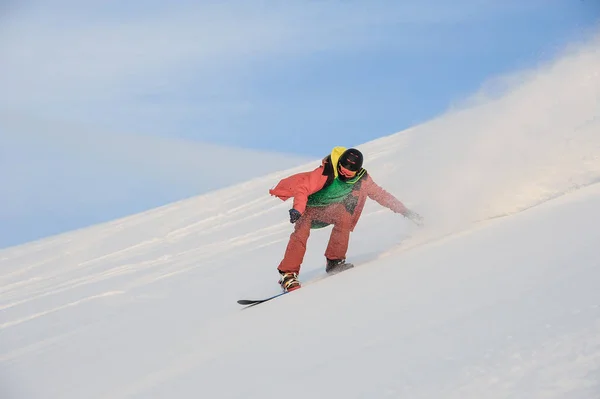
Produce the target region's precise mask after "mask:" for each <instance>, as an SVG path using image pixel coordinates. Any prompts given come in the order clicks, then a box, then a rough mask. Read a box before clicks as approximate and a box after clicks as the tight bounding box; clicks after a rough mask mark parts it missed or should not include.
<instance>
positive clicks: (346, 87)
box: [0, 0, 600, 247]
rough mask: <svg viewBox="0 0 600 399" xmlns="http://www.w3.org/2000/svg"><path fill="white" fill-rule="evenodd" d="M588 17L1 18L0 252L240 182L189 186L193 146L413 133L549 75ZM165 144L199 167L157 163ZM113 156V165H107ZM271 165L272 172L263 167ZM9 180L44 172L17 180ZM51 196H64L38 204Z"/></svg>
mask: <svg viewBox="0 0 600 399" xmlns="http://www.w3.org/2000/svg"><path fill="white" fill-rule="evenodd" d="M599 17H600V5H598V4H597V2H595V1H589V0H582V1H574V0H527V1H522V0H507V1H495V0H489V1H486V0H456V1H452V2H450V1H446V0H418V1H417V0H414V1H402V2H401V1H350V0H347V1H333V0H331V1H317V0H305V1H291V0H290V1H256V2H254V1H204V2H202V1H179V2H160V1H141V0H137V1H129V2H120V1H100V0H97V1H91V0H90V1H86V2H80V1H75V0H63V1H60V0H57V1H24V2H12V3H8V5H6V4H5V5H4V6H3V8H0V48H1V49H2V51H1V53H2V62H0V87H2V90H0V145H1V146H2V148H3V151H4V154H5V155H6V154H12V156H11V157H8V156H4V159H3V160H0V163H2V164H0V166H2V169H3V172H0V173H1V174H0V178H2V180H3V186H4V187H5V188H7V189H6V192H7V193H8V195H5V196H4V200H3V202H0V207H2V208H3V209H5V211H4V212H5V217H4V219H3V218H2V216H0V224H1V225H2V227H0V233H1V234H0V247H1V246H3V245H12V244H15V243H19V242H24V241H27V240H29V239H33V238H37V237H40V236H44V235H47V234H52V233H56V232H60V231H65V230H68V229H71V228H76V227H82V226H85V225H88V224H90V223H97V222H99V221H103V220H110V219H111V218H114V217H118V216H123V215H126V214H128V213H131V212H136V211H140V210H144V209H147V208H149V207H152V206H157V205H160V204H162V203H165V202H169V201H174V200H176V199H178V198H184V197H187V196H191V195H196V194H199V193H201V192H204V191H206V190H209V189H214V188H215V187H218V186H219V184H220V185H227V184H231V183H234V182H237V181H239V180H240V179H242V180H243V179H246V178H248V177H249V176H248V175H246V174H239V175H237V176H234V177H229V178H223V179H219V181H218V182H217V183H218V184H216V183H214V182H211V183H210V184H209V183H205V182H203V181H201V180H202V179H196V178H195V177H197V176H198V175H202V171H200V170H198V168H200V169H201V166H199V162H198V158H199V157H201V156H204V155H202V154H203V153H205V152H206V151H204V150H203V148H204V147H203V146H207V145H208V144H212V145H222V146H234V147H239V148H243V149H253V150H260V151H267V152H274V153H285V154H290V155H289V157H288V159H289V160H290V162H289V163H291V164H294V163H295V162H300V161H301V160H305V159H311V158H316V157H320V156H321V155H322V154H323V153H324V152H326V151H327V150H328V149H329V148H330V147H331V146H334V145H346V146H352V145H357V144H360V143H363V142H366V141H370V140H373V139H375V138H378V137H382V136H386V135H389V134H392V133H394V132H397V131H400V130H403V129H405V128H407V127H410V126H412V125H415V124H418V123H421V122H424V121H426V120H428V119H430V118H432V117H435V116H436V115H439V114H440V113H442V112H444V111H445V110H447V109H448V108H449V107H452V106H453V104H456V103H460V102H461V101H463V100H464V99H465V98H466V97H468V96H469V95H470V94H471V93H473V92H475V91H476V90H477V89H478V88H479V87H480V86H481V85H482V84H483V83H484V82H485V81H487V80H488V79H490V78H493V77H495V76H497V75H501V74H505V73H510V72H513V71H518V70H522V69H525V68H530V67H533V66H535V65H537V64H539V63H543V62H545V61H547V60H550V59H552V58H553V57H555V56H556V55H557V54H559V53H560V52H561V51H563V49H564V47H565V46H566V45H567V44H569V43H572V42H577V41H579V40H581V39H583V38H585V37H588V36H589V35H590V32H591V31H592V30H593V28H594V27H596V26H597V24H598V21H599ZM15 120H18V121H19V122H15ZM8 121H10V122H8ZM32 121H35V123H33V122H32ZM32 123H33V124H32ZM65 124H67V125H65ZM32 126H37V127H32ZM40 126H43V128H40ZM65 126H68V127H65ZM84 130H85V134H84V133H82V132H83V131H84ZM57 132H60V139H57V137H58V136H57V134H58V133H57ZM41 136H43V137H44V139H43V140H40V137H41ZM82 137H86V140H88V141H85V140H84V142H85V143H100V142H101V143H103V144H102V145H89V144H88V145H82V141H81V140H82ZM107 137H109V138H110V139H107ZM122 137H127V138H128V139H127V141H126V143H125V142H119V141H118V140H119V138H122ZM132 137H135V140H134V139H132ZM107 140H108V142H110V143H111V145H107ZM161 140H162V141H161ZM166 141H169V143H170V144H165V143H166ZM40 143H45V144H40ZM149 143H154V146H155V147H152V148H156V147H158V148H162V149H163V151H162V153H161V157H162V160H161V163H152V159H150V160H147V162H146V163H145V164H144V165H145V167H144V168H139V167H137V166H136V165H138V164H137V163H135V162H131V161H128V159H131V155H132V154H134V153H137V155H139V152H140V151H141V150H139V149H140V148H146V150H144V151H146V153H148V154H150V153H152V154H154V152H153V151H150V150H148V149H147V146H148V145H150V144H149ZM173 143H179V144H173ZM181 143H187V146H189V147H193V148H196V149H197V151H198V154H199V155H198V156H197V157H193V156H190V157H189V159H190V162H188V163H182V162H173V161H174V160H176V159H178V158H179V157H178V154H179V151H180V150H175V148H180V145H181ZM142 144H144V145H146V146H143V145H142ZM119 146H126V148H128V149H129V150H128V151H125V152H123V151H121V152H120V155H119V156H115V155H114V154H113V152H114V151H115V147H119ZM98 148H100V149H101V150H98ZM168 148H171V149H173V150H172V152H167V150H166V149H168ZM210 148H212V147H210ZM40 151H41V152H43V156H40ZM0 153H1V152H0ZM15 154H21V155H22V156H16V155H15ZM249 154H251V153H249ZM260 154H261V155H260V156H261V157H262V158H264V154H265V153H264V152H261V153H260ZM249 156H252V155H249ZM133 158H134V159H138V158H136V157H133ZM194 158H195V159H194ZM107 159H108V160H110V161H107ZM192 159H193V160H192ZM216 162H219V161H218V160H217V161H216ZM248 162H250V161H244V162H243V163H248ZM172 163H175V164H176V165H177V168H175V167H171V168H165V167H164V166H165V165H170V164H172ZM225 164H227V165H228V167H233V168H236V165H235V164H234V163H232V162H231V161H228V162H225ZM287 166H288V165H287V164H286V162H284V161H281V158H278V160H277V162H274V163H273V166H272V168H273V170H277V169H281V168H283V167H287ZM24 168H26V169H28V170H43V171H44V172H45V173H44V174H43V176H40V173H29V174H24V175H22V174H19V173H15V171H18V170H23V169H24ZM165 169H168V170H169V173H166V172H164V170H165ZM221 169H222V168H221ZM237 169H238V170H239V167H238V168H237ZM74 170H79V171H80V173H79V175H78V176H76V177H75V173H74V172H73V171H74ZM159 170H160V171H161V173H160V175H161V177H160V178H156V175H157V171H159ZM265 170H266V169H264V168H263V169H259V168H257V169H256V170H254V171H251V170H249V171H247V172H248V173H250V176H252V173H255V174H254V175H259V174H261V173H264V172H265ZM67 171H68V172H67ZM181 175H185V176H186V178H178V176H181ZM86 176H93V178H91V179H86ZM173 181H176V183H173ZM17 182H18V184H17ZM132 182H136V183H135V184H132ZM192 182H193V184H192ZM73 185H77V187H79V189H80V192H83V193H85V192H89V191H90V189H93V190H92V191H93V192H94V197H93V199H94V201H93V203H94V206H90V205H85V206H84V205H82V204H89V203H90V199H91V197H89V198H88V197H85V196H81V198H80V199H79V200H78V201H77V202H74V201H73V200H72V199H70V197H69V196H68V195H66V194H65V195H64V196H60V195H58V194H60V192H61V191H63V192H66V191H68V190H65V187H72V186H73ZM42 186H43V187H46V188H45V190H42V189H41V188H40V187H42ZM132 186H135V187H138V188H132ZM52 187H61V188H62V190H56V189H54V192H55V194H54V195H53V196H52V198H53V200H52V201H50V200H49V198H47V197H46V196H45V193H48V189H50V190H52ZM115 192H119V193H121V195H120V197H121V198H120V199H119V201H115V200H114V197H115ZM165 192H170V193H172V194H171V195H165V194H164V193H165ZM104 193H106V194H104ZM71 197H72V195H71ZM105 197H106V198H105ZM23 199H27V203H28V208H25V207H23V206H21V207H20V208H18V211H17V208H15V206H16V205H15V204H21V203H23ZM33 199H35V201H34V200H33ZM48 215H52V216H51V217H50V216H48ZM7 220H9V221H10V223H7V222H6V221H7ZM3 221H4V223H2V222H3ZM26 221H27V222H26ZM32 221H39V227H33V226H32V224H33V222H32Z"/></svg>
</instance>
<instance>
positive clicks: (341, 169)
mask: <svg viewBox="0 0 600 399" xmlns="http://www.w3.org/2000/svg"><path fill="white" fill-rule="evenodd" d="M338 171H339V172H340V175H342V176H344V177H345V178H346V179H350V178H352V177H354V176H356V172H355V171H352V170H350V169H346V168H344V167H343V166H342V165H338Z"/></svg>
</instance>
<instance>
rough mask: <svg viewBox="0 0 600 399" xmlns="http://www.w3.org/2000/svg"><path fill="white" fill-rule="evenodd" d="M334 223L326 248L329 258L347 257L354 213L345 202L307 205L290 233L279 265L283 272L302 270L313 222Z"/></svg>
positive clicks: (326, 254) (326, 255)
mask: <svg viewBox="0 0 600 399" xmlns="http://www.w3.org/2000/svg"><path fill="white" fill-rule="evenodd" d="M313 221H315V222H324V223H328V224H333V230H332V231H331V235H330V237H329V244H328V245H327V249H326V250H325V257H326V258H328V259H346V252H347V251H348V241H349V240H350V226H351V224H352V215H351V214H350V213H349V212H348V211H347V210H346V207H345V206H344V205H343V204H332V205H328V206H325V207H307V208H306V211H305V212H304V214H303V215H302V216H301V217H300V219H298V221H297V222H296V225H295V228H294V232H293V233H292V234H291V235H290V240H289V242H288V245H287V248H286V250H285V255H284V257H283V260H282V261H281V263H280V264H279V266H278V267H277V269H278V270H280V271H282V272H294V273H299V272H300V265H301V264H302V261H303V260H304V254H305V253H306V243H307V241H308V237H309V236H310V228H311V225H312V222H313Z"/></svg>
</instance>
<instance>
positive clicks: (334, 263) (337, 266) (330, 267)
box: [325, 259, 354, 274]
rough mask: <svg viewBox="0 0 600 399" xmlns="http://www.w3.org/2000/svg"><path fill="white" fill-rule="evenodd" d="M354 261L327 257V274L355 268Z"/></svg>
mask: <svg viewBox="0 0 600 399" xmlns="http://www.w3.org/2000/svg"><path fill="white" fill-rule="evenodd" d="M353 267H354V265H353V264H352V263H346V259H327V266H326V267H325V271H326V272H327V274H335V273H339V272H343V271H344V270H348V269H351V268H353Z"/></svg>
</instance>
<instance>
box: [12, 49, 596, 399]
mask: <svg viewBox="0 0 600 399" xmlns="http://www.w3.org/2000/svg"><path fill="white" fill-rule="evenodd" d="M598 48H600V46H598V42H597V41H595V42H593V43H591V44H590V45H588V46H585V47H583V48H581V49H579V50H578V51H577V52H574V53H571V54H568V55H565V56H564V57H563V58H561V59H560V60H559V61H557V62H556V63H554V64H552V65H549V66H545V67H542V68H540V69H538V70H536V71H535V72H533V73H531V74H527V75H523V76H518V77H517V78H518V79H516V81H518V84H516V85H515V86H514V87H510V88H508V89H507V90H506V91H505V92H503V93H501V94H499V95H498V96H497V97H495V98H492V99H489V98H488V99H485V100H484V101H481V102H480V101H479V100H478V101H477V103H475V104H470V105H469V106H466V107H464V108H463V109H460V110H456V111H454V112H451V113H449V114H448V115H444V116H442V117H440V118H438V119H436V120H434V121H431V122H430V123H427V124H424V125H422V126H418V127H415V128H413V129H410V130H408V131H405V132H400V133H398V134H395V135H392V136H389V137H386V138H383V139H380V140H376V141H374V142H371V143H366V144H364V145H362V146H360V148H361V149H362V150H363V151H364V153H365V155H366V158H367V161H366V165H365V166H366V167H367V169H368V170H369V172H370V173H371V174H372V176H373V177H374V179H375V181H377V182H378V183H379V184H381V185H382V186H383V187H384V188H386V189H387V190H388V191H390V192H392V193H394V194H395V195H397V196H398V197H399V198H400V199H401V200H403V201H404V202H405V203H406V204H407V205H408V206H409V207H411V208H413V209H415V210H417V211H418V212H420V213H422V214H423V215H424V216H425V218H426V226H425V227H424V228H422V229H419V228H417V227H416V226H414V225H412V224H410V223H409V222H407V220H406V219H404V218H402V217H401V216H399V215H395V214H393V213H391V212H390V211H389V210H387V209H384V208H381V207H380V206H379V205H377V204H376V203H374V202H369V203H368V206H367V207H366V209H365V214H364V217H363V219H361V221H360V223H359V225H358V227H357V229H356V231H355V232H354V233H353V235H352V237H351V245H350V251H349V258H350V259H351V260H352V261H353V262H355V263H356V264H357V267H356V268H355V269H352V270H349V271H347V272H344V273H343V274H340V275H337V276H334V277H330V278H326V279H321V278H320V277H322V276H323V274H324V272H323V268H324V267H323V266H324V259H323V256H322V254H323V251H324V249H325V246H326V241H327V237H328V234H329V230H328V229H325V230H319V231H314V232H313V234H312V237H311V240H310V241H309V249H308V253H307V256H306V259H305V263H304V266H303V269H302V273H301V279H302V280H303V281H304V282H306V283H307V284H306V285H305V286H304V287H303V288H302V289H301V290H298V291H296V292H294V293H292V294H290V295H285V296H283V297H281V298H278V299H276V300H274V301H272V302H268V303H265V304H262V305H260V306H258V307H254V308H250V309H247V310H241V308H240V306H239V305H238V304H236V300H237V299H239V298H248V297H261V296H265V295H269V294H273V293H276V292H277V291H278V286H277V284H276V282H277V278H278V276H277V273H276V271H275V268H276V266H277V264H278V262H279V261H280V259H281V255H282V254H283V250H284V248H285V245H286V243H287V238H288V235H289V233H290V231H291V228H292V227H291V225H290V224H289V222H288V221H287V210H288V209H289V207H290V203H289V202H287V203H283V202H281V201H279V200H277V199H275V198H271V197H269V196H268V194H267V192H268V189H269V188H270V187H272V186H273V185H274V184H275V183H276V182H277V181H278V179H280V178H281V177H284V176H287V175H289V174H290V173H294V172H297V171H300V170H306V169H307V168H312V167H314V166H315V165H316V164H318V160H316V161H315V162H312V163H310V164H307V165H304V166H302V167H300V168H297V169H293V170H286V171H281V172H278V173H275V174H271V175H267V176H263V177H258V178H256V179H254V180H252V181H249V182H247V183H244V184H240V185H237V186H234V187H230V188H227V189H222V190H219V191H215V192H213V193H209V194H206V195H203V196H199V197H196V198H192V199H189V200H185V201H181V202H177V203H174V204H171V205H168V206H164V207H161V208H157V209H154V210H151V211H148V212H145V213H142V214H138V215H133V216H130V217H127V218H124V219H120V220H116V221H113V222H110V223H105V224H102V225H98V226H94V227H92V228H88V229H84V230H80V231H75V232H71V233H67V234H63V235H60V236H56V237H52V238H49V239H45V240H41V241H38V242H33V243H30V244H26V245H23V246H19V247H14V248H9V249H6V250H3V251H1V252H0V272H1V275H0V281H1V285H0V310H1V318H0V379H1V380H0V384H1V389H2V392H0V394H1V396H2V397H3V398H63V399H65V398H111V399H115V398H198V397H201V398H279V397H286V398H307V397H311V398H342V397H343V398H598V397H600V384H599V382H600V290H599V289H598V283H599V282H600V255H599V243H600V227H598V226H599V224H598V221H599V220H600V184H598V183H599V182H600V133H599V132H600V72H599V71H600V52H599V51H598ZM512 81H513V80H511V82H512Z"/></svg>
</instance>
